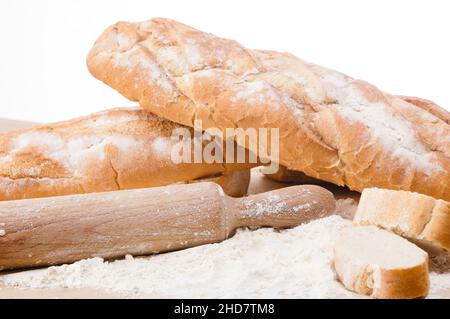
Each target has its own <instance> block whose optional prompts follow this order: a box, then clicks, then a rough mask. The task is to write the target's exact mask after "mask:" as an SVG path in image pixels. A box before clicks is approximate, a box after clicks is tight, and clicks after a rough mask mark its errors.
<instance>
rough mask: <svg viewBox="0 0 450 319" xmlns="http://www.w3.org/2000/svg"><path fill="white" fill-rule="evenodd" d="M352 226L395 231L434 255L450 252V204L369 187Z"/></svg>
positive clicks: (364, 192) (430, 198)
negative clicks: (369, 226) (368, 226)
mask: <svg viewBox="0 0 450 319" xmlns="http://www.w3.org/2000/svg"><path fill="white" fill-rule="evenodd" d="M353 223H354V225H375V226H378V227H380V228H383V229H386V230H389V231H392V232H394V233H396V234H398V235H400V236H403V237H405V238H408V239H410V240H411V241H413V242H415V243H417V244H418V245H419V246H421V247H422V248H424V249H425V250H427V251H428V252H429V253H430V254H432V255H441V254H447V253H448V252H449V251H450V203H449V202H446V201H444V200H440V199H434V198H433V197H430V196H427V195H423V194H418V193H413V192H407V191H394V190H387V189H379V188H367V189H365V190H364V191H363V192H362V195H361V199H360V202H359V206H358V209H357V211H356V214H355V218H354V220H353Z"/></svg>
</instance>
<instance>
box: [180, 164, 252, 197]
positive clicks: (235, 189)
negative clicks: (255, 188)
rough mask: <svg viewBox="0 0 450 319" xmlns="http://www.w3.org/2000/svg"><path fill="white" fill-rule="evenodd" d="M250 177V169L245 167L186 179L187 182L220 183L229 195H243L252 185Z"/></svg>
mask: <svg viewBox="0 0 450 319" xmlns="http://www.w3.org/2000/svg"><path fill="white" fill-rule="evenodd" d="M250 177H251V173H250V170H249V169H243V170H240V171H230V172H223V173H221V174H218V175H215V176H210V177H206V178H201V179H196V180H192V181H186V183H188V184H192V183H199V182H213V183H216V184H218V185H220V186H221V187H222V189H223V191H224V193H225V194H227V195H228V196H231V197H243V196H246V195H247V192H248V188H249V186H250Z"/></svg>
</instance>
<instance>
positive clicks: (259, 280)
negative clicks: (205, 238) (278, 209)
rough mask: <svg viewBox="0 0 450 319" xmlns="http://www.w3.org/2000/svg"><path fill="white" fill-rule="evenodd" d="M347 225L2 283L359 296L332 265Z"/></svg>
mask: <svg viewBox="0 0 450 319" xmlns="http://www.w3.org/2000/svg"><path fill="white" fill-rule="evenodd" d="M350 224H351V222H350V221H349V220H346V219H343V218H341V217H339V216H331V217H327V218H324V219H320V220H316V221H313V222H311V223H309V224H306V225H302V226H299V227H296V228H293V229H289V230H283V231H280V232H277V231H274V230H272V229H270V228H266V229H260V230H257V231H249V230H241V231H239V232H238V233H237V234H236V235H235V236H234V237H233V238H231V239H229V240H227V241H224V242H222V243H219V244H213V245H205V246H200V247H196V248H191V249H186V250H183V251H179V252H174V253H168V254H162V255H156V256H152V257H147V258H136V259H133V258H132V257H128V258H126V259H125V260H120V261H115V262H111V263H108V262H104V261H103V260H102V259H100V258H94V259H89V260H83V261H80V262H77V263H75V264H72V265H64V266H60V267H50V268H48V269H43V270H33V271H27V272H21V273H15V274H8V275H3V276H2V277H0V283H3V284H5V285H9V286H14V287H21V288H27V287H28V288H77V289H84V288H88V289H89V288H90V289H102V290H107V291H113V292H121V293H125V294H127V295H129V296H131V297H150V298H151V297H162V298H166V297H173V298H188V297H190V298H234V297H236V298H237V297H239V298H357V297H359V296H357V295H355V294H353V293H351V292H349V291H347V290H345V289H344V288H343V287H342V286H341V285H340V283H338V282H337V281H336V280H335V275H334V273H333V270H332V266H331V262H332V250H333V245H334V241H335V238H336V236H337V234H338V233H339V231H340V230H341V229H343V228H344V227H347V226H349V225H350ZM442 296H444V297H445V296H447V297H448V296H450V274H440V275H438V274H435V273H432V274H431V291H430V295H429V297H432V298H433V297H434V298H436V297H442Z"/></svg>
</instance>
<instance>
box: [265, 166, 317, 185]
mask: <svg viewBox="0 0 450 319" xmlns="http://www.w3.org/2000/svg"><path fill="white" fill-rule="evenodd" d="M264 175H265V176H266V177H267V178H269V179H271V180H274V181H277V182H281V183H293V184H313V185H317V184H325V183H326V182H324V181H321V180H319V179H315V178H312V177H309V176H307V175H306V174H305V173H302V172H300V171H292V170H289V169H287V168H286V167H284V166H280V167H279V168H278V171H277V172H276V173H274V174H264Z"/></svg>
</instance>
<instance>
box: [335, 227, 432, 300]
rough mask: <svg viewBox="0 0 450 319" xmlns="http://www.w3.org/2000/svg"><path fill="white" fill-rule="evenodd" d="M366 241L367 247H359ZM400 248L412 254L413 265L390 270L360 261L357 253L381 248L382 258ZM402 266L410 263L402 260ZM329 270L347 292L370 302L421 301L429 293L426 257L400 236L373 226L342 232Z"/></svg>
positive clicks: (377, 263)
mask: <svg viewBox="0 0 450 319" xmlns="http://www.w3.org/2000/svg"><path fill="white" fill-rule="evenodd" d="M386 235H387V236H388V239H386ZM361 236H363V237H365V238H362V237H361ZM389 237H391V238H389ZM367 239H369V240H370V244H367V245H366V244H363V245H361V244H360V243H361V241H362V240H367ZM355 244H356V245H355ZM400 244H401V245H409V246H410V247H408V248H409V249H412V250H414V251H415V258H416V259H418V262H417V263H416V264H411V265H409V264H408V265H407V264H405V266H398V267H392V266H390V265H385V264H383V262H382V261H381V260H380V261H379V262H374V261H373V260H371V261H369V260H364V259H363V258H361V257H360V256H359V254H358V253H359V252H358V251H357V250H358V249H364V250H365V251H372V252H373V249H374V248H375V249H376V248H377V247H382V249H383V254H385V255H388V256H389V254H396V253H401V252H400V251H399V249H401V248H400V247H396V246H398V245H400ZM405 263H410V261H409V260H405ZM333 266H334V270H335V271H336V275H337V277H338V279H339V281H340V282H341V283H342V284H343V285H344V286H345V287H346V288H347V289H349V290H351V291H354V292H357V293H359V294H363V295H367V296H370V297H373V298H379V299H412V298H420V297H425V296H426V295H427V294H428V291H429V285H430V283H429V273H428V255H427V253H426V252H424V251H423V250H421V249H420V248H418V247H416V246H415V245H414V244H412V243H409V242H408V241H406V240H405V239H403V238H401V237H400V236H397V235H394V234H391V233H388V232H387V231H385V230H382V229H378V228H376V227H375V226H359V227H349V228H347V229H345V230H344V231H342V233H341V234H340V237H339V238H338V239H337V241H336V244H335V246H334V259H333Z"/></svg>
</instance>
